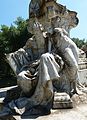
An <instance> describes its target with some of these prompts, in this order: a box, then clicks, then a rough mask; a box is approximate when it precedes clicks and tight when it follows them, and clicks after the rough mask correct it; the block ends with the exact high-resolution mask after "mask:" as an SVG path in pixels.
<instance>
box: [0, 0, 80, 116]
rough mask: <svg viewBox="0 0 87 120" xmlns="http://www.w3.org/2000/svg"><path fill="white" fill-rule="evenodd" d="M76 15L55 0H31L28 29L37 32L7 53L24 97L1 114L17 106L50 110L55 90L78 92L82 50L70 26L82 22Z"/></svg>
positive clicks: (24, 109) (18, 108) (18, 107)
mask: <svg viewBox="0 0 87 120" xmlns="http://www.w3.org/2000/svg"><path fill="white" fill-rule="evenodd" d="M41 8H42V9H41ZM39 12H40V13H39ZM76 15H77V13H76V12H74V11H70V10H68V9H67V8H66V7H64V6H62V5H60V4H58V3H56V1H55V0H46V1H45V0H31V2H30V5H29V16H30V19H29V26H28V31H29V32H31V33H33V36H32V38H30V39H29V40H28V41H27V42H26V44H25V46H24V47H23V48H21V49H19V50H18V51H16V52H14V53H10V54H8V55H6V57H7V59H8V61H9V64H10V66H11V67H12V69H13V71H14V72H15V74H16V76H17V83H18V86H19V88H20V89H21V93H20V97H17V98H15V100H10V102H8V106H6V107H5V108H4V109H3V111H2V113H0V116H3V115H7V114H9V113H11V112H12V111H13V110H15V112H16V113H19V114H23V113H24V112H26V111H27V110H28V111H29V113H30V114H31V111H32V110H38V112H37V113H38V114H42V112H44V114H49V113H50V109H51V108H52V103H53V101H54V92H66V93H67V94H69V96H70V97H71V96H72V95H73V94H75V93H77V89H76V84H77V83H78V81H79V78H78V50H77V46H76V45H75V43H74V42H73V41H72V40H71V39H70V37H69V31H70V29H71V28H73V27H75V26H76V25H77V24H78V19H77V17H76ZM64 95H65V94H64ZM69 96H68V97H69ZM68 100H69V98H67V101H68ZM5 101H6V100H5ZM11 110H12V111H11ZM37 113H35V114H37ZM33 114H34V113H33Z"/></svg>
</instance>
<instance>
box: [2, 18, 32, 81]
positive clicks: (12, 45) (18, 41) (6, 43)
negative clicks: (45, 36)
mask: <svg viewBox="0 0 87 120" xmlns="http://www.w3.org/2000/svg"><path fill="white" fill-rule="evenodd" d="M30 37H31V34H30V33H28V31H27V22H26V20H24V19H23V18H21V17H18V18H17V20H16V21H15V22H14V23H13V25H11V26H10V27H9V26H6V25H1V29H0V82H1V80H2V81H3V79H4V80H5V79H7V78H8V79H9V78H11V79H14V78H15V76H14V74H13V72H12V70H11V68H10V66H9V65H8V64H7V63H6V59H5V53H10V52H14V51H16V50H18V49H19V48H21V47H23V46H24V45H25V43H26V41H27V40H28V39H29V38H30ZM5 82H6V81H5Z"/></svg>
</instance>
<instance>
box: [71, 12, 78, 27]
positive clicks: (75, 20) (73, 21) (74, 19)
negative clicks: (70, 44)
mask: <svg viewBox="0 0 87 120" xmlns="http://www.w3.org/2000/svg"><path fill="white" fill-rule="evenodd" d="M69 15H70V24H69V25H70V28H73V27H76V26H77V25H78V23H79V19H78V18H77V13H76V12H74V11H70V12H69Z"/></svg>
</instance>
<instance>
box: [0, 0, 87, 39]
mask: <svg viewBox="0 0 87 120" xmlns="http://www.w3.org/2000/svg"><path fill="white" fill-rule="evenodd" d="M29 2H30V0H0V26H1V25H3V24H4V25H7V26H10V25H11V24H13V21H15V20H16V18H17V17H19V16H20V17H22V18H24V19H27V18H28V17H29V15H28V9H29ZM57 2H58V3H61V4H62V5H65V6H66V7H67V8H68V9H70V10H74V11H76V12H77V13H78V18H79V24H78V26H77V27H76V28H74V29H72V30H71V33H70V34H71V35H70V36H71V37H75V38H79V39H87V13H86V12H87V0H57Z"/></svg>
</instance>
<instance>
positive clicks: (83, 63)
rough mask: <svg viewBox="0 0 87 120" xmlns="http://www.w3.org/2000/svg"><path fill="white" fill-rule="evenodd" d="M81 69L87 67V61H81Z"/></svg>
mask: <svg viewBox="0 0 87 120" xmlns="http://www.w3.org/2000/svg"><path fill="white" fill-rule="evenodd" d="M78 65H79V69H87V62H79V63H78Z"/></svg>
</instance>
